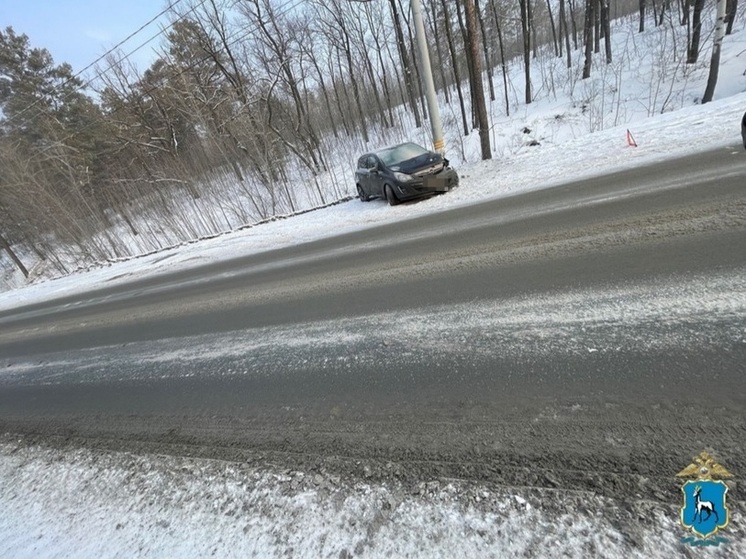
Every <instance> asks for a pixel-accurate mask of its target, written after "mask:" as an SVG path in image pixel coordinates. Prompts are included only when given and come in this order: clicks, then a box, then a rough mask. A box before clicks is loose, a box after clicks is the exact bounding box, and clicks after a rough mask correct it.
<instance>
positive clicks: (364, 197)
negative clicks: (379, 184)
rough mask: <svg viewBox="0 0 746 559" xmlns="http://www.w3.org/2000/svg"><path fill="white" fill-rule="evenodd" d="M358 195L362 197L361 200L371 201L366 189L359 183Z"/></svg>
mask: <svg viewBox="0 0 746 559" xmlns="http://www.w3.org/2000/svg"><path fill="white" fill-rule="evenodd" d="M357 196H358V198H360V201H361V202H370V196H367V195H366V194H365V190H363V187H362V186H360V185H359V184H358V185H357Z"/></svg>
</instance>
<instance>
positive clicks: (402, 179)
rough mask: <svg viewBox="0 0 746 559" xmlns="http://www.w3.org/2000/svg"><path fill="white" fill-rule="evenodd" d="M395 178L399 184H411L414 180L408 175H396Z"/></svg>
mask: <svg viewBox="0 0 746 559" xmlns="http://www.w3.org/2000/svg"><path fill="white" fill-rule="evenodd" d="M394 178H395V179H396V180H398V181H399V182H410V181H413V180H414V177H413V176H412V175H407V174H406V173H394Z"/></svg>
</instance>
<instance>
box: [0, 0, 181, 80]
mask: <svg viewBox="0 0 746 559" xmlns="http://www.w3.org/2000/svg"><path fill="white" fill-rule="evenodd" d="M167 5H168V2H167V1H166V0H0V27H2V28H3V29H5V27H7V26H11V27H13V29H14V30H15V31H16V33H18V34H21V33H25V34H26V35H28V37H29V39H30V41H31V46H32V47H41V48H46V49H47V50H48V51H49V52H50V53H52V56H53V57H54V61H55V63H57V64H60V63H62V62H68V63H69V64H70V65H72V67H73V69H74V70H75V72H79V71H80V70H82V69H83V68H85V67H86V66H88V64H90V63H91V62H93V61H94V60H96V59H97V58H98V57H99V56H101V55H102V54H103V53H105V52H106V51H107V50H108V49H109V48H111V47H113V46H114V45H115V44H117V43H118V42H119V41H121V40H123V39H124V38H125V37H127V36H128V35H129V34H130V33H132V32H133V31H135V30H137V29H138V28H139V27H140V26H142V25H143V24H145V23H146V22H147V21H149V20H150V19H152V18H153V17H154V16H155V15H156V14H158V13H160V12H161V11H162V10H163V9H164V8H165V7H166V6H167ZM166 23H167V19H165V17H162V18H161V19H160V20H158V21H156V22H154V23H152V24H150V25H149V26H147V27H146V28H145V29H143V31H142V32H140V33H138V34H137V35H136V36H135V37H133V38H132V39H130V40H129V41H128V42H127V43H125V44H124V45H122V47H121V49H122V50H123V51H124V52H130V51H132V50H134V49H135V48H137V47H138V46H139V45H140V44H141V43H143V42H144V41H145V40H147V39H149V38H150V37H152V36H153V35H155V34H156V33H157V32H158V30H159V24H161V25H162V24H166ZM158 43H159V39H155V40H153V41H152V42H151V43H149V44H148V45H146V46H145V47H143V48H142V49H140V50H139V51H138V52H137V53H136V54H135V55H133V57H132V60H133V61H134V62H135V64H136V65H137V67H138V69H139V70H141V71H142V70H145V69H146V68H147V66H148V65H149V63H150V62H151V61H152V60H153V58H154V53H153V49H154V48H156V47H157V46H158Z"/></svg>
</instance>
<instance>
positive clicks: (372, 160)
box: [365, 155, 378, 169]
mask: <svg viewBox="0 0 746 559" xmlns="http://www.w3.org/2000/svg"><path fill="white" fill-rule="evenodd" d="M377 165H378V160H376V156H375V155H369V156H368V161H367V164H366V165H365V167H366V168H367V169H372V168H374V167H376V166H377Z"/></svg>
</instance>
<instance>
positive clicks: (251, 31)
mask: <svg viewBox="0 0 746 559" xmlns="http://www.w3.org/2000/svg"><path fill="white" fill-rule="evenodd" d="M205 1H206V0H203V1H202V2H201V3H200V5H201V4H202V3H204V2H205ZM304 2H305V0H296V1H295V2H294V3H291V2H286V3H285V4H283V5H281V6H280V7H279V9H280V10H282V9H283V8H285V7H287V9H286V10H284V11H282V12H277V13H275V16H276V17H281V16H283V15H285V14H287V13H288V12H290V11H292V10H294V9H295V8H297V7H298V6H300V5H301V4H303V3H304ZM187 13H188V12H187ZM182 17H183V16H182ZM174 23H175V22H174ZM258 30H259V26H258V25H255V26H254V27H253V28H251V29H249V31H248V32H246V33H242V34H240V36H235V35H234V38H229V40H228V41H227V42H226V47H232V46H234V45H235V44H237V43H238V42H240V41H243V40H244V39H247V38H248V37H250V36H251V35H253V34H254V33H255V32H256V31H258ZM237 35H238V34H237ZM224 50H225V47H223V46H220V48H219V49H218V51H219V52H222V51H224ZM212 57H213V55H212V54H208V55H206V56H204V57H202V58H200V59H198V60H196V61H195V62H192V63H191V64H189V65H187V66H185V67H184V68H181V69H180V70H179V71H178V72H176V73H175V74H172V75H171V76H169V77H171V78H176V77H178V76H181V75H183V74H184V73H185V72H188V71H189V70H192V69H194V68H196V67H197V66H199V65H200V64H202V63H203V62H207V61H208V60H210V59H212ZM121 60H125V58H122V59H121ZM110 68H111V66H110V67H109V69H110ZM98 77H101V74H99V75H98ZM159 87H160V86H157V85H156V86H153V87H150V88H147V89H145V90H143V91H142V92H140V95H143V96H145V95H149V94H150V93H153V92H154V91H155V90H156V89H158V88H159ZM121 110H123V108H120V107H116V108H114V109H113V110H112V111H111V112H109V113H107V114H106V116H107V117H110V116H111V115H114V114H116V113H117V112H119V111H121ZM91 126H93V124H89V125H87V126H84V127H83V128H81V129H79V130H76V131H75V133H74V134H70V135H68V136H66V137H64V138H62V139H61V140H59V142H65V141H67V140H69V139H70V138H72V137H74V136H75V135H77V134H80V133H81V132H82V131H84V130H87V129H89V128H91ZM59 142H58V143H59ZM53 147H55V146H48V147H46V148H43V149H41V150H39V152H38V153H39V154H42V153H44V152H46V151H48V150H50V149H52V148H53Z"/></svg>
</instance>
